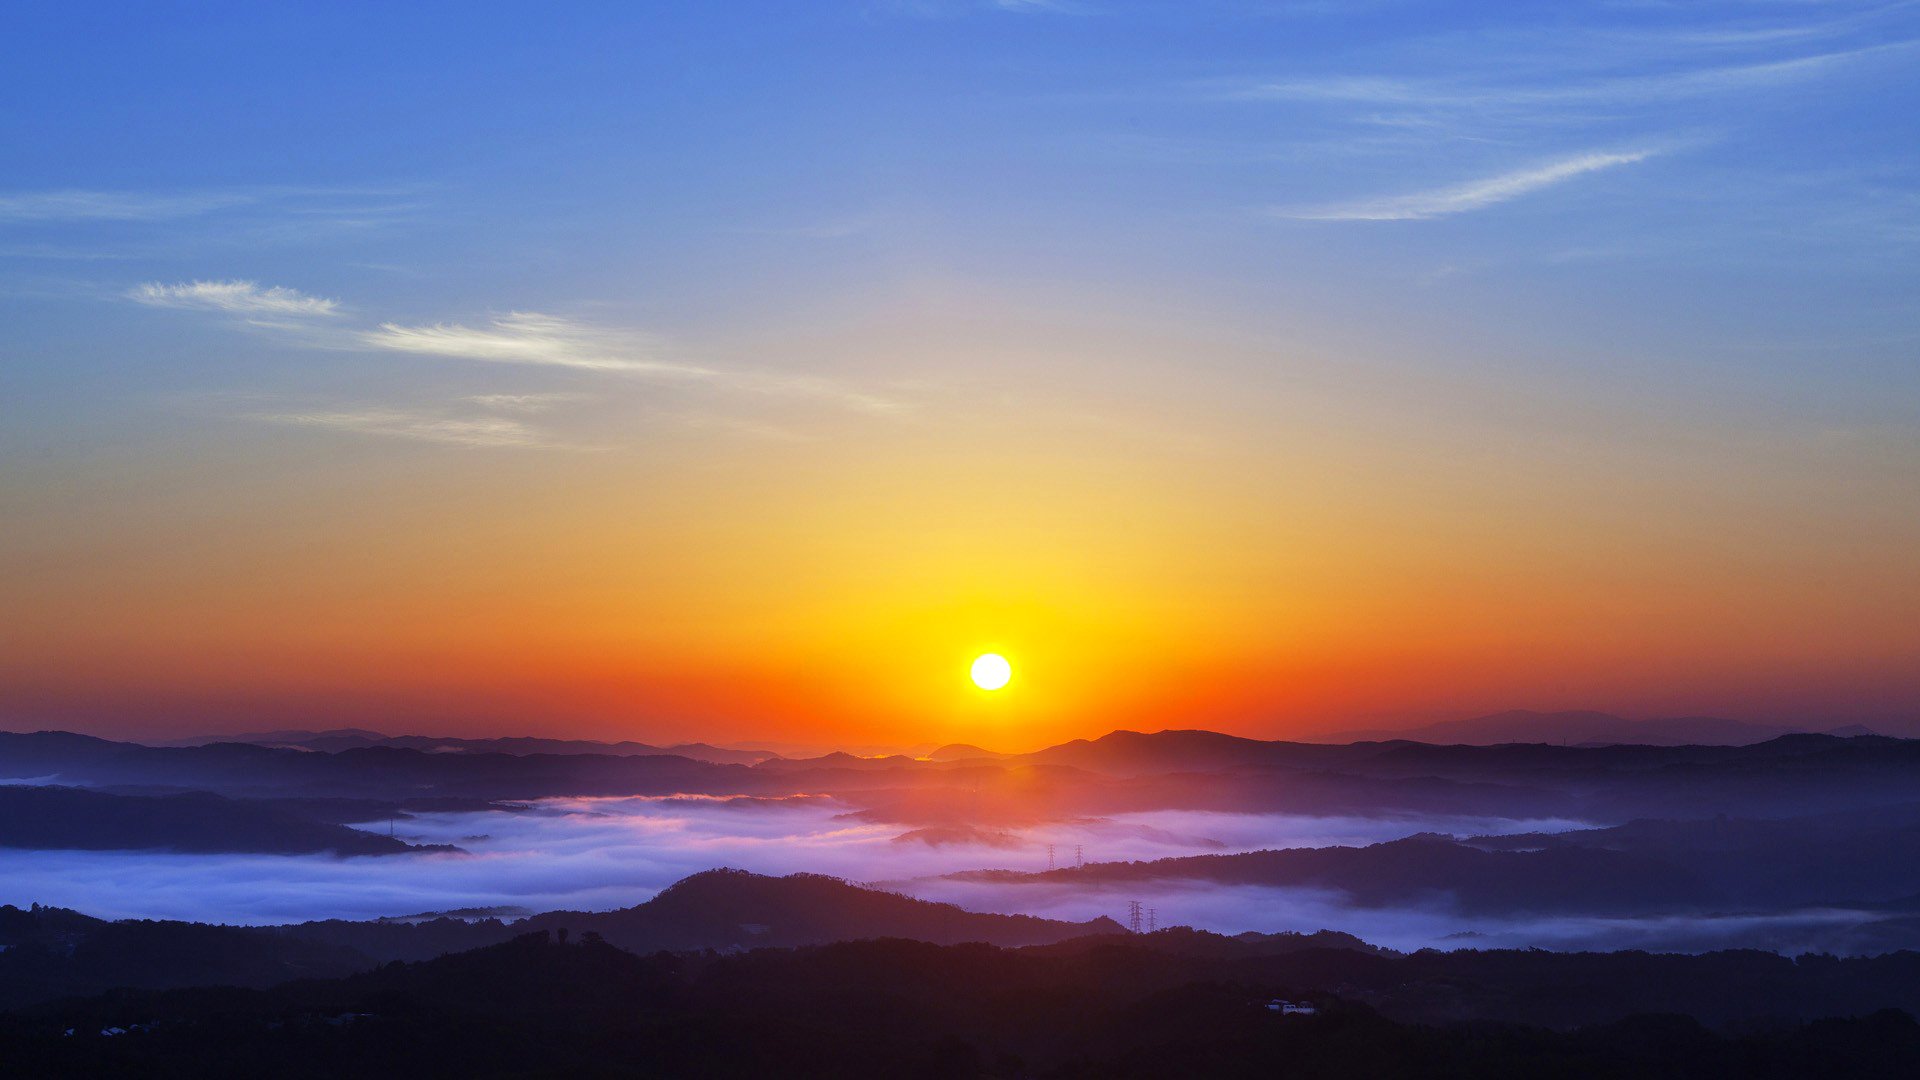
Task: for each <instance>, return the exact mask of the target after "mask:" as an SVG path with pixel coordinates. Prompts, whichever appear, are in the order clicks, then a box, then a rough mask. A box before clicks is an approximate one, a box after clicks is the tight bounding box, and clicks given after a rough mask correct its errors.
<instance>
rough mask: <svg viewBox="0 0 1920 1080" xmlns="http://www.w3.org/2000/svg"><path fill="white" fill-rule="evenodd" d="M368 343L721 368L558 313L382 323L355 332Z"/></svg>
mask: <svg viewBox="0 0 1920 1080" xmlns="http://www.w3.org/2000/svg"><path fill="white" fill-rule="evenodd" d="M359 338H360V341H361V342H362V343H363V344H365V345H367V346H368V347H370V348H374V349H386V350H391V351H394V352H410V353H425V354H427V355H430V356H446V357H454V358H457V359H462V360H481V361H487V362H490V363H500V364H538V365H545V366H549V367H568V368H582V369H585V370H588V371H624V372H634V373H642V374H649V375H662V376H670V377H675V378H685V379H712V378H717V377H719V376H720V375H721V372H719V371H717V370H715V369H713V368H708V367H702V366H699V365H697V364H686V363H681V362H678V361H673V360H666V359H661V358H659V357H658V356H656V355H653V354H654V353H655V352H656V350H657V349H658V348H659V343H658V342H657V341H656V340H654V339H652V338H650V337H648V336H646V335H643V334H637V333H634V332H631V331H623V330H610V329H607V328H604V327H596V326H591V325H588V324H585V323H580V322H575V321H574V320H571V319H566V318H562V317H560V316H557V315H543V314H541V313H539V312H524V311H516V312H513V313H511V314H508V315H502V316H500V317H498V318H495V319H493V320H492V321H491V322H490V323H489V324H488V325H486V326H481V327H470V326H463V325H460V324H458V323H433V324H430V325H426V326H402V325H399V324H397V323H381V324H380V326H379V328H378V329H375V330H369V331H365V332H364V333H362V334H360V335H359Z"/></svg>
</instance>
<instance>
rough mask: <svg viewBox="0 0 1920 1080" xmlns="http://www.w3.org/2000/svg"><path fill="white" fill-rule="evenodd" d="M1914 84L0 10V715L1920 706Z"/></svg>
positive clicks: (1065, 27) (1318, 38) (1300, 26)
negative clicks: (985, 674)
mask: <svg viewBox="0 0 1920 1080" xmlns="http://www.w3.org/2000/svg"><path fill="white" fill-rule="evenodd" d="M1917 91H1920V5H1915V4H1912V3H1851V2H1844V0H1834V2H1819V0H1804V2H1802V0H1746V2H1731V0H1729V2H1716V0H1702V2H1697V3H1662V2H1659V0H1609V2H1602V3H1540V4H1506V5H1484V4H1474V3H1421V2H1416V0H1356V2H1352V3H1322V2H1302V3H1284V2H1264V3H1262V2H1248V3H1228V2H1225V0H1186V2H1181V3H1166V4H1157V3H1145V2H1131V0H1051V2H1050V0H999V2H984V0H983V2H973V0H895V2H880V0H846V2H832V0H822V2H819V3H809V4H804V5H801V4H791V3H750V2H741V3H729V4H725V5H715V4H704V3H691V2H690V3H655V4H633V3H622V4H604V5H593V4H571V5H531V4H528V5H511V4H489V3H461V4H433V3H417V4H406V5H375V4H351V3H328V4H307V5H302V4H278V5H223V4H212V3H207V4H192V5H177V6H170V5H164V4H154V5H140V6H138V7H130V6H124V5H113V6H101V7H86V6H78V5H71V4H51V3H33V2H23V3H15V4H11V5H8V6H7V8H6V10H5V12H4V13H0V147H4V151H3V152H0V462H3V463H4V468H3V469H0V612H4V617H3V618H0V726H5V727H11V728H16V729H32V728H41V727H63V728H72V729H79V730H86V731H92V732H96V733H100V734H105V735H113V736H125V737H143V736H163V735H169V736H170V735H189V734H199V733H206V732H219V731H249V730H260V729H263V728H277V727H335V726H363V727H374V728H378V729H381V730H386V731H393V732H399V731H412V732H423V733H470V734H507V733H512V734H543V735H569V736H578V737H591V738H630V739H641V740H663V741H665V740H682V739H706V740H710V741H736V742H737V741H752V740H784V741H789V742H795V741H798V742H812V743H820V744H833V743H843V744H844V743H850V742H855V741H858V742H862V743H872V742H879V743H891V744H915V745H919V744H927V743H938V742H946V741H966V742H972V743H979V744H983V745H988V746H993V747H996V748H1004V749H1023V748H1028V747H1034V746H1039V745H1044V744H1047V743H1050V742H1057V741H1060V740H1062V739H1066V738H1073V737H1079V736H1091V735H1097V734H1099V733H1101V732H1104V731H1106V730H1109V729H1112V728H1116V727H1133V728H1145V729H1157V728H1162V727H1209V728H1214V729H1217V730H1225V731H1232V732H1237V733H1242V734H1248V735H1256V736H1262V737H1292V736H1299V735H1308V734H1312V733H1315V732H1323V731H1329V730H1335V729H1339V728H1346V727H1355V726H1373V725H1379V724H1382V723H1406V724H1413V723H1418V722H1422V721H1427V720H1434V719H1442V718H1449V717H1457V716H1464V715H1472V714H1475V713H1484V712H1492V711H1497V710H1502V709H1509V708H1536V709H1557V708H1591V709H1601V710H1607V711H1613V712H1618V713H1621V714H1624V715H1629V716H1636V717H1649V716H1662V715H1681V714H1712V715H1722V716H1734V717H1740V718H1746V719H1754V720H1763V721H1770V722H1778V723H1792V724H1816V725H1817V724H1838V723H1848V722H1866V723H1870V724H1875V725H1879V726H1880V727H1882V728H1883V729H1885V730H1890V731H1906V732H1911V733H1915V734H1920V707H1917V706H1916V702H1920V620H1917V619H1915V618H1914V615H1913V613H1914V612H1915V611H1917V610H1920V556H1916V554H1915V553H1916V552H1917V551H1920V363H1916V359H1917V357H1920V294H1917V293H1916V290H1915V288H1914V283H1915V282H1916V281H1920V92H1917ZM988 651H994V652H999V653H1002V654H1004V655H1006V656H1007V657H1008V658H1009V660H1010V661H1011V663H1012V665H1013V671H1014V676H1013V681H1012V682H1011V683H1010V684H1009V685H1008V686H1007V687H1006V688H1005V689H1003V690H999V691H994V692H991V693H988V692H984V691H980V690H977V689H976V688H974V687H973V686H971V685H970V684H969V683H968V681H967V677H966V673H967V670H968V665H969V664H970V662H971V661H972V659H973V658H974V657H975V656H976V655H978V654H980V653H983V652H988Z"/></svg>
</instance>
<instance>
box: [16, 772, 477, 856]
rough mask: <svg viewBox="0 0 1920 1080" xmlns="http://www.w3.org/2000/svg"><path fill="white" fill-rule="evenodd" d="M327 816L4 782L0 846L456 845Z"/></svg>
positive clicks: (365, 851)
mask: <svg viewBox="0 0 1920 1080" xmlns="http://www.w3.org/2000/svg"><path fill="white" fill-rule="evenodd" d="M324 816H325V811H324V810H323V809H322V808H321V807H317V806H315V805H314V804H313V803H312V802H311V801H307V800H272V799H228V798H223V797H221V796H219V795H214V794H210V793H208V792H204V791H196V792H188V793H184V794H170V795H120V794H112V793H109V792H103V791H89V790H86V789H83V788H73V787H39V786H31V785H0V847H9V848H33V849H39V850H47V849H68V850H94V851H102V850H122V851H177V852H196V853H202V854H207V853H223V852H252V853H257V854H272V855H301V854H310V853H317V852H332V853H334V854H336V855H394V854H400V853H402V852H421V851H453V850H456V849H454V848H451V847H447V846H444V845H433V846H420V845H413V844H408V843H405V842H403V841H400V840H396V839H394V838H392V837H390V836H381V835H379V834H377V833H372V832H364V831H361V830H359V829H349V828H347V827H346V826H345V825H343V824H340V823H338V822H332V821H326V820H320V818H321V817H324ZM347 816H348V817H350V818H355V819H357V817H358V815H353V814H349V815H347Z"/></svg>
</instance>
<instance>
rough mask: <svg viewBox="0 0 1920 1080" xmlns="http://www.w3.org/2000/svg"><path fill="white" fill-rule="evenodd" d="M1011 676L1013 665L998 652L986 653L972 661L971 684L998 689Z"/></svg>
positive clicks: (983, 688)
mask: <svg viewBox="0 0 1920 1080" xmlns="http://www.w3.org/2000/svg"><path fill="white" fill-rule="evenodd" d="M1011 678H1013V665H1012V664H1009V663H1007V658H1006V657H1004V656H1001V655H1000V654H999V653H987V654H986V655H985V656H981V657H979V658H977V659H975V660H974V662H973V685H975V686H977V687H979V688H980V689H982V690H998V689H1000V688H1001V687H1003V686H1005V685H1007V680H1009V679H1011Z"/></svg>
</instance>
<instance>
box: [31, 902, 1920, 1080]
mask: <svg viewBox="0 0 1920 1080" xmlns="http://www.w3.org/2000/svg"><path fill="white" fill-rule="evenodd" d="M1153 937H1154V938H1157V937H1159V935H1153ZM1160 944H1161V943H1160V942H1158V941H1155V940H1152V939H1151V938H1142V939H1132V940H1122V939H1102V940H1101V941H1100V942H1098V943H1095V944H1093V945H1091V946H1087V945H1083V944H1081V943H1074V944H1072V945H1069V946H1059V947H1054V948H1042V949H1026V950H1008V949H997V948H994V947H991V946H985V945H964V946H937V945H930V944H925V943H919V942H909V941H900V940H876V941H864V942H857V943H843V944H834V945H826V946H819V947H812V948H804V949H795V950H772V949H769V950H760V951H756V952H753V953H750V954H745V955H739V956H729V957H686V956H673V955H669V954H654V955H650V956H638V955H634V954H632V953H629V952H626V951H623V950H621V949H618V948H615V947H613V946H611V945H609V944H607V943H605V942H603V941H598V940H592V939H587V940H582V939H580V938H577V937H576V938H573V939H572V940H571V941H569V942H567V943H562V942H560V941H559V940H558V939H557V935H550V934H545V933H536V934H529V935H524V936H521V937H518V938H515V939H513V940H510V941H506V942H502V943H500V944H496V945H492V946H489V947H486V948H482V949H478V950H473V951H469V952H463V953H459V954H455V955H449V956H445V957H440V958H437V959H434V960H430V961H425V962H419V963H412V964H395V965H391V966H386V967H382V968H380V969H377V970H372V971H367V972H363V973H359V974H354V975H350V976H347V977H344V978H322V979H308V980H302V981H298V982H292V983H288V984H285V985H282V986H278V987H275V988H271V989H263V990H244V989H224V990H174V991H168V992H154V991H146V992H123V993H118V994H114V995H110V996H105V997H98V998H91V999H80V1000H72V1001H67V1002H63V1003H60V1004H58V1005H54V1006H49V1007H46V1008H43V1009H41V1010H38V1011H37V1012H36V1013H34V1014H30V1015H16V1016H9V1017H0V1056H4V1058H5V1060H7V1061H8V1063H9V1066H10V1067H11V1068H13V1069H15V1070H17V1071H19V1072H20V1073H21V1074H22V1075H33V1076H99V1075H161V1074H167V1075H208V1074H210V1073H218V1074H221V1075H236V1076H238V1075H275V1076H309V1075H311V1076H324V1075H354V1076H377V1077H385V1076H394V1077H415V1076H421V1075H438V1076H452V1075H457V1076H528V1075H582V1076H587V1075H659V1076H678V1075H699V1076H715V1077H728V1076H742V1077H747V1076H755V1077H757V1076H770V1075H779V1076H802V1077H811V1076H819V1077H841V1076H865V1075H875V1076H879V1075H885V1076H925V1077H952V1078H956V1080H957V1078H962V1077H966V1078H971V1077H980V1076H995V1075H997V1076H1036V1077H1040V1076H1049V1077H1063V1078H1064V1077H1094V1076H1098V1077H1129V1076H1140V1077H1148V1076H1154V1077H1158V1076H1175V1075H1177V1076H1221V1077H1230V1076H1231V1077H1238V1076H1268V1075H1299V1076H1315V1077H1336V1078H1337V1077H1380V1076H1409V1077H1411V1076H1548V1075H1554V1076H1560V1075H1577V1076H1583V1077H1622V1078H1624V1077H1635V1078H1638V1077H1642V1076H1650V1075H1660V1076H1672V1077H1701V1078H1705V1077H1721V1076H1743V1077H1762V1078H1776V1077H1777V1078H1782V1080H1784V1078H1788V1077H1793V1078H1798V1077H1803V1076H1816V1075H1818V1076H1828V1075H1847V1076H1874V1077H1881V1076H1884V1077H1889V1078H1891V1077H1899V1076H1907V1075H1911V1074H1912V1072H1913V1071H1914V1070H1915V1069H1920V1024H1916V1023H1915V1021H1914V1019H1913V1017H1912V1016H1911V1015H1910V1014H1909V1013H1903V1012H1893V1011H1888V1010H1891V1009H1903V1008H1904V1009H1909V1010H1912V1009H1916V1008H1920V997H1916V994H1917V991H1916V987H1920V978H1916V976H1920V957H1915V956H1911V955H1905V956H1899V957H1886V958H1881V959H1876V960H1859V961H1832V960H1827V961H1821V960H1818V959H1814V958H1809V959H1808V960H1806V961H1802V962H1796V961H1793V960H1788V959H1785V958H1782V957H1775V956H1767V955H1764V954H1752V953H1718V954H1709V955H1705V956H1650V955H1647V954H1631V953H1629V954H1617V955H1613V956H1603V955H1592V954H1585V955H1580V954H1575V955H1567V954H1553V953H1524V952H1522V953H1513V952H1502V953H1421V954H1417V955H1415V956H1409V957H1386V956H1377V955H1369V954H1366V953H1361V952H1356V951H1352V950H1327V949H1308V950H1303V951H1297V952H1284V953H1264V954H1262V953H1258V952H1252V951H1248V952H1242V953H1238V954H1232V955H1204V953H1205V952H1206V950H1201V951H1199V952H1195V951H1193V950H1182V949H1174V948H1161V947H1160ZM1229 951H1231V947H1229ZM1276 998H1286V999H1292V1000H1299V999H1305V1000H1308V1001H1310V1002H1312V1004H1313V1006H1314V1010H1315V1011H1314V1014H1313V1015H1311V1016H1288V1015H1284V1014H1281V1013H1278V1012H1276V1011H1275V1010H1272V1009H1270V1008H1268V1007H1267V1005H1268V1002H1270V1001H1272V1000H1274V999H1276ZM1649 1012H1654V1013H1657V1014H1659V1015H1646V1014H1647V1013H1649ZM1815 1018H1828V1019H1818V1020H1816V1019H1815ZM1516 1025H1524V1026H1516Z"/></svg>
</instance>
